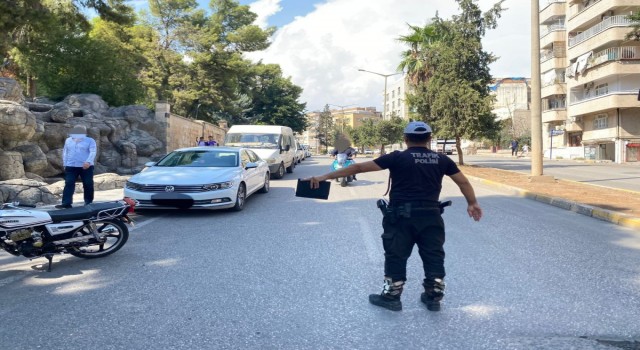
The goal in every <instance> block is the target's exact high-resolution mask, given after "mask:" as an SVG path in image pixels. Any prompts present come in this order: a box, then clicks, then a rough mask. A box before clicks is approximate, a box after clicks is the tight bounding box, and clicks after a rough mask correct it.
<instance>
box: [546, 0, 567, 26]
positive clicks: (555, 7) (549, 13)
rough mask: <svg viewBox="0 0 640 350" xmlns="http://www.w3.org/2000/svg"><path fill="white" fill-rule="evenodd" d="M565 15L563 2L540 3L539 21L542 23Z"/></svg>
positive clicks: (551, 0)
mask: <svg viewBox="0 0 640 350" xmlns="http://www.w3.org/2000/svg"><path fill="white" fill-rule="evenodd" d="M565 13H566V1H565V0H546V1H540V21H542V22H544V21H546V20H548V19H549V18H553V17H557V16H564V15H565Z"/></svg>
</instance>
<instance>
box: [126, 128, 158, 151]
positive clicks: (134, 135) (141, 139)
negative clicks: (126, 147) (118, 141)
mask: <svg viewBox="0 0 640 350" xmlns="http://www.w3.org/2000/svg"><path fill="white" fill-rule="evenodd" d="M127 141H129V142H131V143H133V144H134V145H136V151H137V154H138V155H139V156H142V157H150V156H152V155H154V154H155V153H156V152H158V151H161V150H163V149H164V144H163V143H162V142H160V140H158V139H157V138H155V137H153V136H151V135H149V133H148V132H146V131H143V130H133V131H131V133H130V134H129V137H128V138H127Z"/></svg>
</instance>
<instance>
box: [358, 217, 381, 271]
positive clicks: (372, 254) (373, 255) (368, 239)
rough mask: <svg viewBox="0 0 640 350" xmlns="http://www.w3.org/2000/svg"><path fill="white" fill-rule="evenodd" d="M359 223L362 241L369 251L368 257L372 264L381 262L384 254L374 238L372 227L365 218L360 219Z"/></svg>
mask: <svg viewBox="0 0 640 350" xmlns="http://www.w3.org/2000/svg"><path fill="white" fill-rule="evenodd" d="M358 223H359V224H360V232H361V233H362V241H363V242H364V248H365V250H366V251H367V257H369V260H370V261H371V262H379V261H380V260H381V259H382V252H381V251H380V250H379V249H378V243H377V241H376V240H375V238H374V237H375V235H374V233H373V231H371V227H369V224H368V223H367V221H366V220H365V219H364V218H363V217H358Z"/></svg>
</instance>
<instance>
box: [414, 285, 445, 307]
mask: <svg viewBox="0 0 640 350" xmlns="http://www.w3.org/2000/svg"><path fill="white" fill-rule="evenodd" d="M422 285H423V286H424V293H422V294H421V295H420V301H422V302H423V303H425V304H426V305H427V309H428V310H429V311H440V301H441V300H442V298H443V297H444V286H445V284H444V281H443V280H442V278H429V279H427V278H425V279H424V282H423V283H422Z"/></svg>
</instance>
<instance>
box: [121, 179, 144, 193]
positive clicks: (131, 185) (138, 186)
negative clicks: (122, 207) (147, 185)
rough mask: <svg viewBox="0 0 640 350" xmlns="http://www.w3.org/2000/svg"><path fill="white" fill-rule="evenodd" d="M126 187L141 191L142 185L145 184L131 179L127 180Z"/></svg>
mask: <svg viewBox="0 0 640 350" xmlns="http://www.w3.org/2000/svg"><path fill="white" fill-rule="evenodd" d="M125 187H126V188H128V189H130V190H134V191H139V190H140V189H141V188H142V187H144V185H141V184H138V183H135V182H131V181H127V182H126V183H125Z"/></svg>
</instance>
